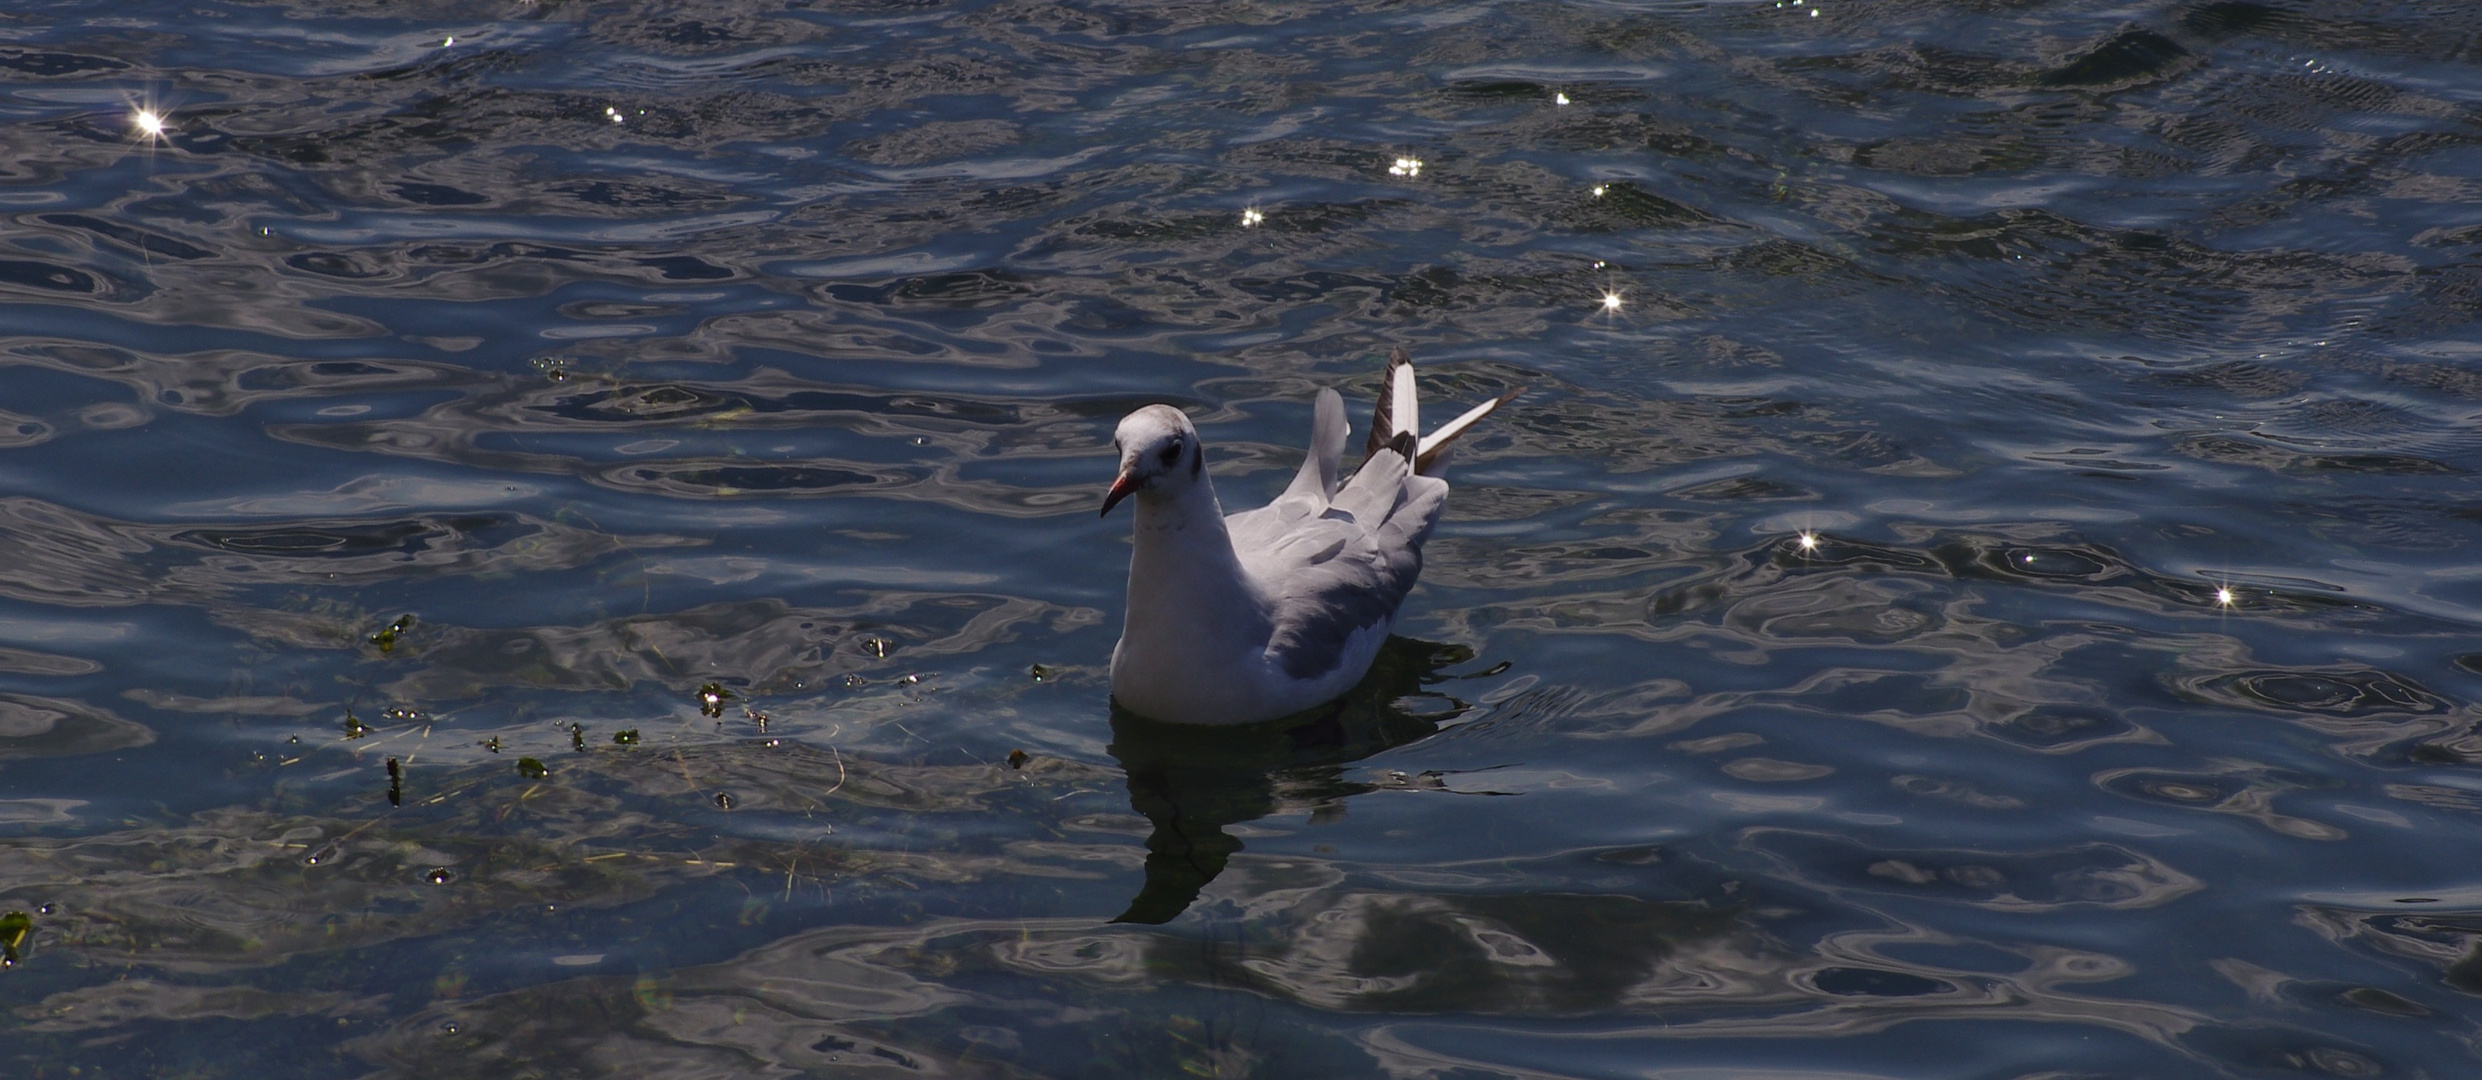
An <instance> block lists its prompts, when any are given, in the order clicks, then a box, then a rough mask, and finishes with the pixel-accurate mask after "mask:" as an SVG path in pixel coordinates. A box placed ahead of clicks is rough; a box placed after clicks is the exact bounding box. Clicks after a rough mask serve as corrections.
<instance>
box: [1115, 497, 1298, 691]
mask: <svg viewBox="0 0 2482 1080" xmlns="http://www.w3.org/2000/svg"><path fill="white" fill-rule="evenodd" d="M1134 501H1135V502H1136V503H1137V504H1138V505H1137V535H1136V541H1137V550H1136V551H1135V552H1134V553H1133V554H1131V556H1130V558H1129V616H1128V622H1127V623H1126V625H1125V626H1124V627H1123V628H1122V638H1123V640H1124V642H1125V641H1131V640H1135V641H1138V642H1144V643H1148V644H1152V645H1156V646H1159V647H1169V648H1179V647H1181V646H1180V645H1179V644H1177V643H1182V642H1186V643H1193V644H1203V643H1204V642H1205V641H1207V640H1209V639H1216V638H1221V637H1224V636H1234V637H1238V638H1245V639H1246V638H1248V637H1250V636H1251V635H1253V634H1255V635H1256V636H1257V637H1258V638H1259V639H1261V640H1263V639H1264V637H1265V632H1266V628H1265V626H1264V625H1263V624H1264V623H1265V621H1266V614H1265V603H1264V601H1262V600H1261V599H1260V598H1259V596H1258V594H1257V591H1256V590H1254V589H1252V588H1251V587H1250V581H1249V577H1248V575H1247V574H1245V573H1243V571H1242V569H1241V560H1240V558H1239V557H1238V556H1237V555H1235V554H1234V553H1233V550H1232V534H1230V533H1228V532H1226V531H1224V508H1223V506H1222V504H1220V503H1218V502H1217V501H1216V499H1215V487H1214V485H1213V484H1210V483H1208V482H1207V479H1206V477H1203V476H1201V477H1199V478H1198V480H1197V482H1196V483H1193V484H1190V485H1188V486H1187V487H1184V488H1180V489H1178V490H1175V491H1169V492H1164V493H1162V494H1155V493H1151V492H1149V493H1142V494H1140V495H1139V496H1138V497H1137V499H1136V500H1134Z"/></svg>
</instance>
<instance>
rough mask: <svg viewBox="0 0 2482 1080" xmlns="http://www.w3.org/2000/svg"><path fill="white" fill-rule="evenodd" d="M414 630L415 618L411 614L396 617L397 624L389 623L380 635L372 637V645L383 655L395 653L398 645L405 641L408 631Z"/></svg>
mask: <svg viewBox="0 0 2482 1080" xmlns="http://www.w3.org/2000/svg"><path fill="white" fill-rule="evenodd" d="M413 628H414V617H413V616H412V615H411V614H405V615H399V616H397V617H396V621H395V622H392V623H389V624H388V625H387V626H386V627H385V628H382V629H381V630H380V631H379V632H378V633H376V634H372V635H371V644H372V645H374V646H377V647H378V649H379V651H380V652H381V653H383V654H384V653H389V652H394V651H395V650H396V643H397V642H398V641H400V640H403V639H404V637H405V633H406V631H408V630H412V629H413Z"/></svg>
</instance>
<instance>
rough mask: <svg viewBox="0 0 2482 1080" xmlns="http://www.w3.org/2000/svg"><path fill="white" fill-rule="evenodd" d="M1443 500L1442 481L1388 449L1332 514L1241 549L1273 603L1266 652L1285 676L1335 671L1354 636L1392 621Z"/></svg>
mask: <svg viewBox="0 0 2482 1080" xmlns="http://www.w3.org/2000/svg"><path fill="white" fill-rule="evenodd" d="M1447 497H1448V485H1447V482H1446V481H1442V480H1436V479H1432V478H1430V477H1426V476H1415V475H1413V474H1412V469H1411V467H1410V465H1409V463H1408V462H1407V461H1406V460H1405V458H1404V456H1403V455H1402V454H1399V453H1398V452H1396V451H1394V450H1382V451H1380V452H1379V454H1378V456H1376V457H1374V458H1372V459H1371V460H1370V461H1369V462H1367V463H1365V464H1364V465H1363V466H1362V469H1361V471H1360V472H1357V473H1355V474H1354V476H1353V479H1352V480H1351V481H1349V482H1347V483H1346V484H1345V485H1344V487H1343V489H1341V490H1339V491H1338V492H1337V493H1336V500H1335V505H1334V506H1333V507H1331V508H1330V509H1328V510H1327V512H1325V513H1323V514H1320V515H1318V516H1317V517H1315V518H1304V519H1300V520H1298V521H1295V522H1293V523H1292V524H1291V526H1290V527H1289V528H1288V529H1286V530H1285V531H1284V533H1283V535H1282V536H1281V537H1279V538H1276V540H1275V542H1274V543H1272V544H1269V545H1266V546H1264V547H1260V548H1257V549H1255V550H1251V549H1246V548H1245V549H1242V550H1244V551H1246V552H1248V554H1244V555H1243V556H1242V565H1243V566H1244V567H1245V568H1246V569H1247V570H1248V571H1249V573H1250V575H1251V577H1252V578H1253V579H1254V580H1256V581H1257V582H1258V583H1259V585H1260V587H1261V588H1262V589H1264V590H1265V592H1266V595H1267V596H1268V598H1269V600H1271V601H1272V604H1271V605H1270V606H1271V607H1272V608H1273V614H1274V616H1275V633H1274V635H1273V636H1272V637H1271V638H1270V639H1269V640H1268V643H1267V653H1268V655H1269V656H1270V657H1271V658H1272V659H1274V660H1275V661H1276V662H1277V663H1278V664H1279V665H1281V666H1282V667H1283V668H1284V671H1285V673H1286V674H1288V675H1291V676H1292V677H1294V678H1296V679H1314V678H1317V677H1319V676H1321V675H1325V674H1327V673H1328V672H1331V671H1334V670H1335V669H1336V666H1337V665H1338V664H1340V663H1342V662H1343V660H1344V647H1345V644H1346V643H1347V642H1348V641H1350V640H1351V639H1352V637H1353V635H1354V634H1355V633H1356V632H1358V631H1360V630H1363V629H1365V628H1367V627H1370V626H1373V625H1376V624H1379V623H1382V622H1386V621H1387V620H1389V619H1392V618H1394V617H1395V615H1396V609H1397V607H1398V606H1399V605H1401V604H1403V603H1404V600H1405V594H1406V593H1409V592H1412V591H1413V584H1414V581H1415V579H1417V578H1419V577H1420V576H1421V574H1422V542H1423V541H1424V540H1426V539H1428V538H1429V537H1430V533H1431V526H1432V525H1433V524H1435V523H1436V522H1437V521H1438V520H1439V508H1440V506H1441V504H1442V503H1444V502H1445V501H1446V499H1447ZM1270 509H1272V508H1270Z"/></svg>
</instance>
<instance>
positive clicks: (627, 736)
mask: <svg viewBox="0 0 2482 1080" xmlns="http://www.w3.org/2000/svg"><path fill="white" fill-rule="evenodd" d="M612 743H613V745H616V746H636V745H638V729H636V728H624V729H622V730H619V731H615V732H613V733H612Z"/></svg>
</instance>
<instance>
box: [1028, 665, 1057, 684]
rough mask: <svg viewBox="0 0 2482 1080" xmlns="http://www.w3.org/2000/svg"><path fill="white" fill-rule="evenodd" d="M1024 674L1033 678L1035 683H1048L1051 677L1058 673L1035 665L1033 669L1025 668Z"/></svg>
mask: <svg viewBox="0 0 2482 1080" xmlns="http://www.w3.org/2000/svg"><path fill="white" fill-rule="evenodd" d="M1026 674H1028V675H1031V676H1034V681H1035V682H1050V681H1051V677H1052V676H1054V675H1057V674H1059V672H1057V671H1054V670H1052V669H1051V668H1047V667H1044V666H1043V665H1041V664H1036V665H1034V666H1033V667H1030V668H1027V669H1026Z"/></svg>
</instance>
